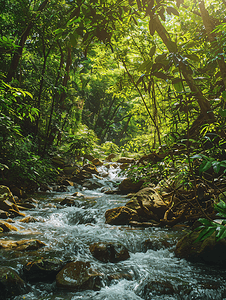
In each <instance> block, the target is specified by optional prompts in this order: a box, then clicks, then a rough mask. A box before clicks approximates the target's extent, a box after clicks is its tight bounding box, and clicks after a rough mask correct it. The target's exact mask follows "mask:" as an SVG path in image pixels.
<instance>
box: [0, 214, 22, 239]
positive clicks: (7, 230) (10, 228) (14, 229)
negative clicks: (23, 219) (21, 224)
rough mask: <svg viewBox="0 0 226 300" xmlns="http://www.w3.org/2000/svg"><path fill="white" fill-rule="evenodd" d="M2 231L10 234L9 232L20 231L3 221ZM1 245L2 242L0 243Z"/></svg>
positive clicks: (0, 229) (1, 223) (0, 228)
mask: <svg viewBox="0 0 226 300" xmlns="http://www.w3.org/2000/svg"><path fill="white" fill-rule="evenodd" d="M0 231H2V232H9V231H18V229H17V228H16V227H15V226H13V225H11V224H9V223H7V222H5V221H2V220H1V221H0ZM0 243H1V241H0Z"/></svg>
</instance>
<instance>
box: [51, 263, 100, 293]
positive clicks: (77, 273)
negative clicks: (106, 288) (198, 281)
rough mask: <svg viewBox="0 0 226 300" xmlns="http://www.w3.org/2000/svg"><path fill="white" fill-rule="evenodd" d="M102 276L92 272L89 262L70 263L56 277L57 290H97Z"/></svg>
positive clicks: (94, 271)
mask: <svg viewBox="0 0 226 300" xmlns="http://www.w3.org/2000/svg"><path fill="white" fill-rule="evenodd" d="M101 276H102V274H101V273H99V272H97V271H96V270H94V269H93V268H92V267H91V265H90V263H89V262H82V261H76V262H70V263H68V264H67V265H66V266H65V267H64V268H63V269H62V270H61V271H60V272H59V273H58V274H57V276H56V284H57V286H58V287H59V288H63V289H67V290H73V291H78V290H99V289H100V288H101Z"/></svg>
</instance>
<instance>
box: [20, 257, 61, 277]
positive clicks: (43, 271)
mask: <svg viewBox="0 0 226 300" xmlns="http://www.w3.org/2000/svg"><path fill="white" fill-rule="evenodd" d="M64 264H65V263H64V262H63V261H62V260H61V259H58V258H49V259H38V260H35V261H32V262H28V263H27V264H26V265H25V266H24V267H23V271H24V275H25V277H26V279H27V280H28V281H33V282H34V281H54V280H55V279H56V275H57V273H59V272H60V270H61V269H62V268H63V266H64Z"/></svg>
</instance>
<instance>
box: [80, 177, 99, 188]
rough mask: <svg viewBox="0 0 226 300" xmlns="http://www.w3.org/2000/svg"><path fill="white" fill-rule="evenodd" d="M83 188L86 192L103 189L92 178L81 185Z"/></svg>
mask: <svg viewBox="0 0 226 300" xmlns="http://www.w3.org/2000/svg"><path fill="white" fill-rule="evenodd" d="M82 186H83V187H85V188H87V189H88V190H95V189H98V188H101V187H103V184H102V183H100V182H98V181H97V180H95V179H93V178H90V179H87V180H86V181H85V182H84V183H83V185H82Z"/></svg>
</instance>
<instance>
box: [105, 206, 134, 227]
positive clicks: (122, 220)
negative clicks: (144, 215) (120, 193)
mask: <svg viewBox="0 0 226 300" xmlns="http://www.w3.org/2000/svg"><path fill="white" fill-rule="evenodd" d="M105 219H106V221H105V223H107V224H110V225H127V224H129V222H130V220H135V221H136V219H138V215H137V213H136V211H134V210H132V209H130V208H128V207H125V206H120V207H116V208H111V209H108V210H107V211H106V212H105Z"/></svg>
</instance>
